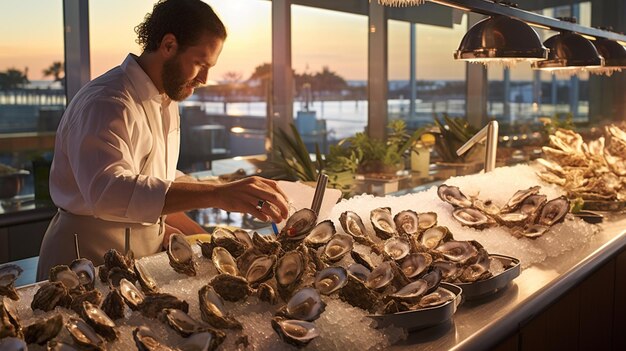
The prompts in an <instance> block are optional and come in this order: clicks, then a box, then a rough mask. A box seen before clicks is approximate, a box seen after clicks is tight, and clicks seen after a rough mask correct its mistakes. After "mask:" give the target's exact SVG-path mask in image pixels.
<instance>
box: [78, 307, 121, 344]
mask: <svg viewBox="0 0 626 351" xmlns="http://www.w3.org/2000/svg"><path fill="white" fill-rule="evenodd" d="M81 316H82V317H83V319H84V320H85V322H87V324H89V325H90V326H91V327H92V328H93V329H94V330H95V331H96V332H97V333H98V334H100V335H102V336H103V337H104V338H105V339H107V340H108V341H114V340H116V339H117V337H118V333H117V330H116V325H115V322H113V320H111V318H109V316H107V314H106V313H105V312H104V311H103V310H101V309H100V308H99V307H98V306H96V305H94V304H92V303H91V302H89V301H83V304H82V310H81Z"/></svg>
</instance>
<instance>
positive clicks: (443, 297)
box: [417, 288, 456, 308]
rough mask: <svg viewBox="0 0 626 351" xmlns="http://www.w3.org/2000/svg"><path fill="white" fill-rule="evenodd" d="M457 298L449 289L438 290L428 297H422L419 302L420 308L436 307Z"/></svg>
mask: <svg viewBox="0 0 626 351" xmlns="http://www.w3.org/2000/svg"><path fill="white" fill-rule="evenodd" d="M455 297H456V296H455V295H454V293H452V292H451V291H450V290H448V289H444V288H437V289H436V290H435V291H433V292H431V293H430V294H428V295H424V296H422V298H421V299H420V300H419V302H418V304H417V305H418V306H419V307H420V308H428V307H435V306H439V305H443V304H444V303H446V302H448V301H452V300H454V298H455Z"/></svg>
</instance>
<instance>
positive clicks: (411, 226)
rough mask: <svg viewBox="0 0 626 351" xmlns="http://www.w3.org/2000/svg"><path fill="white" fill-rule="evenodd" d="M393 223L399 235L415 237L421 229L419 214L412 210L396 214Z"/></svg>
mask: <svg viewBox="0 0 626 351" xmlns="http://www.w3.org/2000/svg"><path fill="white" fill-rule="evenodd" d="M393 221H394V223H395V225H396V230H397V231H398V233H399V234H409V235H414V234H417V232H418V231H419V229H420V227H419V218H418V214H417V212H415V211H412V210H404V211H400V212H398V213H396V215H395V216H394V217H393Z"/></svg>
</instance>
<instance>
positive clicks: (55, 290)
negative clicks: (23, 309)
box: [30, 282, 72, 311]
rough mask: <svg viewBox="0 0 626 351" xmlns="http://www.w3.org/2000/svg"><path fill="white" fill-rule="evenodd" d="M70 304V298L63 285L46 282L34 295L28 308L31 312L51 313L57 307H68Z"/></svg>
mask: <svg viewBox="0 0 626 351" xmlns="http://www.w3.org/2000/svg"><path fill="white" fill-rule="evenodd" d="M71 302H72V297H71V296H70V294H69V292H68V290H67V288H66V287H65V285H63V283H61V282H46V283H43V284H42V285H41V286H40V287H39V290H37V292H36V293H35V296H34V297H33V301H32V302H31V304H30V307H31V308H32V309H33V310H42V311H51V310H53V309H54V308H55V307H57V306H61V307H68V306H69V305H70V303H71Z"/></svg>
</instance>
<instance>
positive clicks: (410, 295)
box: [389, 279, 428, 303]
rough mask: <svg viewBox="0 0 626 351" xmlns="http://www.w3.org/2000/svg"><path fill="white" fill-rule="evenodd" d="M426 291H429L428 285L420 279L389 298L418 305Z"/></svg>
mask: <svg viewBox="0 0 626 351" xmlns="http://www.w3.org/2000/svg"><path fill="white" fill-rule="evenodd" d="M426 291H428V283H427V282H426V281H425V280H423V279H418V280H416V281H414V282H412V283H409V284H407V285H406V286H404V287H402V288H401V289H400V290H398V291H396V292H395V293H393V294H390V295H389V297H390V298H392V299H394V300H397V301H402V302H406V303H417V302H418V301H419V299H420V298H422V296H424V294H426Z"/></svg>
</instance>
